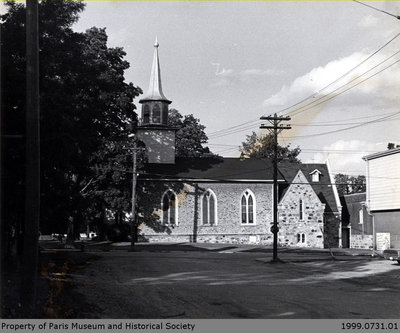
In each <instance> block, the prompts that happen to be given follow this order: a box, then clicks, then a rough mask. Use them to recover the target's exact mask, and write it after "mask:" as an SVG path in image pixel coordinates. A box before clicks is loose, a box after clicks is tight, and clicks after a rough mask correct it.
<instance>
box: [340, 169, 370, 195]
mask: <svg viewBox="0 0 400 333" xmlns="http://www.w3.org/2000/svg"><path fill="white" fill-rule="evenodd" d="M335 183H336V187H337V190H338V193H339V195H345V194H354V193H363V192H365V191H366V180H365V176H362V175H359V176H357V177H355V176H349V175H345V174H342V173H338V174H336V175H335Z"/></svg>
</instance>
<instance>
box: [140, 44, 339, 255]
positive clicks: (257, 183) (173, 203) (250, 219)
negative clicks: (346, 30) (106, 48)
mask: <svg viewBox="0 0 400 333" xmlns="http://www.w3.org/2000/svg"><path fill="white" fill-rule="evenodd" d="M154 47H155V49H154V57H153V64H152V70H151V76H150V85H149V89H148V92H147V94H146V95H145V96H144V97H143V98H142V99H141V100H140V101H139V102H140V103H141V104H142V108H141V117H140V126H139V127H138V130H137V137H138V140H140V141H141V142H142V143H143V144H144V145H145V147H146V154H147V158H148V163H147V164H146V166H145V168H144V170H143V172H141V174H140V176H139V177H138V185H137V186H138V189H137V190H138V193H139V202H138V208H139V234H140V237H141V239H144V240H145V241H149V242H152V241H159V242H212V243H235V244H272V242H273V234H272V232H271V226H272V223H273V165H272V162H271V161H269V160H267V159H255V158H245V159H240V158H224V157H213V158H177V157H176V156H175V134H176V131H177V129H176V128H173V127H171V126H169V125H168V113H169V104H170V103H171V101H170V100H168V99H167V98H166V97H165V96H164V94H163V91H162V85H161V72H160V64H159V56H158V47H159V44H158V42H157V41H156V43H155V44H154ZM278 169H279V172H278V184H279V191H278V192H279V206H278V219H279V220H278V224H279V233H278V242H279V244H280V245H281V246H290V247H318V248H324V247H339V246H341V214H340V212H341V207H340V201H339V197H338V194H337V191H336V187H335V185H334V182H333V179H332V177H331V174H330V172H329V165H327V164H315V163H314V164H296V163H281V164H279V166H278Z"/></svg>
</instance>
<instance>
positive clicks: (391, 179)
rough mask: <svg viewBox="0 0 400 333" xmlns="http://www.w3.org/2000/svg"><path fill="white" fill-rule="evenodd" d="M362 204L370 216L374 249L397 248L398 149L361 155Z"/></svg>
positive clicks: (399, 211)
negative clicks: (363, 163) (364, 167)
mask: <svg viewBox="0 0 400 333" xmlns="http://www.w3.org/2000/svg"><path fill="white" fill-rule="evenodd" d="M364 160H365V161H366V162H367V170H366V175H367V177H366V178H367V197H366V199H367V200H366V204H367V207H368V210H369V213H370V214H371V215H372V217H373V226H374V235H375V247H376V249H377V250H386V249H388V248H396V249H400V148H396V149H389V150H386V151H383V152H379V153H375V154H371V155H368V156H365V157H364Z"/></svg>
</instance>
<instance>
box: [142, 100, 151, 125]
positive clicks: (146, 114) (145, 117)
mask: <svg viewBox="0 0 400 333" xmlns="http://www.w3.org/2000/svg"><path fill="white" fill-rule="evenodd" d="M142 123H143V124H150V106H149V105H147V104H145V105H143V119H142Z"/></svg>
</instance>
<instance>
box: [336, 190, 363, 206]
mask: <svg viewBox="0 0 400 333" xmlns="http://www.w3.org/2000/svg"><path fill="white" fill-rule="evenodd" d="M366 200H367V194H366V193H365V192H362V193H353V194H345V195H343V196H341V197H340V201H341V202H342V203H345V204H346V205H350V204H354V203H361V202H365V201H366Z"/></svg>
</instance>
